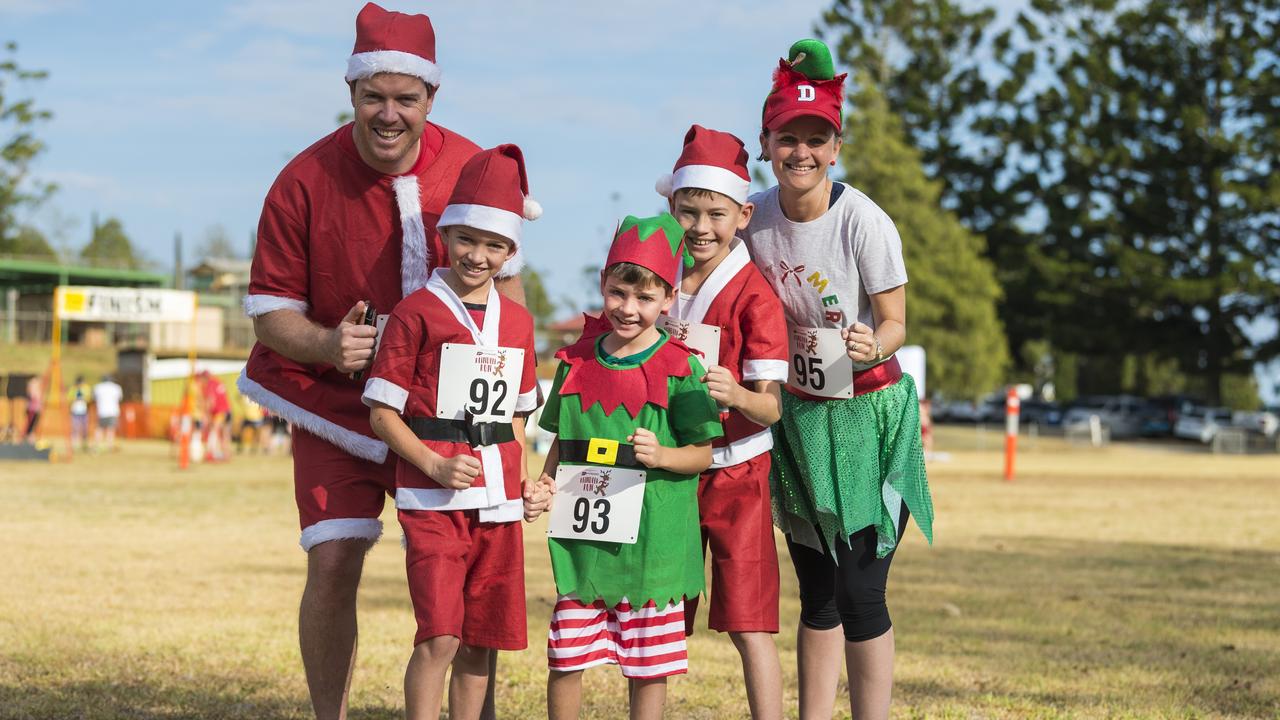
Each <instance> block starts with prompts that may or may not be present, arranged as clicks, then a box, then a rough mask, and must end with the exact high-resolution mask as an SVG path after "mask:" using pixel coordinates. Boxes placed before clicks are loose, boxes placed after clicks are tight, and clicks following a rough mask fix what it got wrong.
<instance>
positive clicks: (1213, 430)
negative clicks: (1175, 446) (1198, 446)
mask: <svg viewBox="0 0 1280 720" xmlns="http://www.w3.org/2000/svg"><path fill="white" fill-rule="evenodd" d="M1230 426H1231V411H1230V410H1228V409H1226V408H1221V407H1219V408H1207V407H1201V406H1193V407H1191V408H1189V409H1187V410H1186V411H1184V412H1183V413H1182V415H1181V416H1180V417H1179V418H1178V422H1177V423H1175V424H1174V426H1173V434H1174V436H1175V437H1180V438H1183V439H1184V440H1197V441H1199V442H1202V443H1209V442H1213V436H1214V435H1216V434H1217V433H1218V430H1219V429H1221V428H1224V427H1230Z"/></svg>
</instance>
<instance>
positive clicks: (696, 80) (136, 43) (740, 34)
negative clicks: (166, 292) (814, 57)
mask: <svg viewBox="0 0 1280 720" xmlns="http://www.w3.org/2000/svg"><path fill="white" fill-rule="evenodd" d="M382 4H383V6H384V7H388V8H391V9H397V10H403V11H416V12H427V13H428V14H429V15H430V16H431V18H432V22H433V24H434V26H435V29H436V35H437V56H438V62H439V64H440V65H441V67H442V70H443V73H444V78H443V82H442V86H441V90H440V95H439V97H438V98H437V101H436V103H435V108H434V110H433V112H432V114H431V119H432V120H433V121H435V122H438V123H440V124H442V125H445V126H446V127H449V128H451V129H453V130H456V131H458V132H461V133H462V134H464V135H467V136H468V137H470V138H471V139H473V140H475V141H476V142H477V143H479V144H480V145H481V146H483V147H492V146H493V145H496V144H498V143H503V142H514V143H517V144H519V145H520V146H521V147H522V148H523V149H524V151H525V156H526V158H527V159H528V164H529V174H530V183H531V186H532V188H531V189H532V194H533V196H534V197H536V198H537V199H538V200H539V201H540V202H541V203H542V205H543V207H544V208H545V214H544V216H543V217H542V219H540V220H538V221H537V222H534V223H529V224H528V225H527V226H526V230H525V232H526V248H527V249H528V258H529V261H530V263H531V264H532V265H533V266H534V267H535V268H537V269H538V270H539V271H541V272H543V273H544V275H546V276H547V277H548V280H549V285H550V287H551V289H552V294H553V297H554V298H559V297H561V296H564V295H572V296H579V295H580V294H581V287H582V283H581V281H580V268H581V267H582V266H583V265H585V264H587V263H590V262H597V261H599V260H600V259H602V258H603V253H604V250H605V247H606V236H607V234H608V232H609V231H610V230H612V228H613V225H614V223H615V222H616V219H617V216H619V215H620V214H626V213H633V214H652V213H653V212H654V211H656V210H657V209H659V208H660V207H661V205H660V202H661V199H660V198H659V196H658V195H657V194H656V193H655V192H654V190H653V183H654V180H655V179H656V178H657V176H658V175H659V174H661V173H664V172H669V171H670V169H671V165H672V163H673V162H674V160H675V157H676V155H677V153H678V152H679V149H680V143H681V140H682V139H683V136H684V132H685V130H686V129H688V127H689V125H690V124H691V123H694V122H697V123H700V124H703V125H706V126H709V127H714V128H717V129H721V130H727V131H730V132H734V133H735V134H737V135H739V136H740V137H742V138H743V139H744V140H747V141H748V146H749V147H750V148H751V149H753V150H754V149H755V144H756V143H755V139H754V138H755V133H757V132H758V127H759V125H758V123H759V120H758V118H759V112H760V110H759V108H760V103H761V101H762V99H763V96H764V93H765V92H766V91H767V89H768V83H769V77H770V73H771V71H772V68H773V65H774V64H775V63H776V62H777V58H778V57H779V56H780V55H781V54H783V53H784V52H785V51H786V48H787V47H788V46H789V45H790V43H791V42H792V41H793V40H795V39H798V38H800V37H806V36H809V35H810V34H811V29H812V25H813V22H814V20H815V19H816V18H817V17H818V15H819V14H820V13H821V11H822V9H823V8H824V7H825V5H826V4H827V3H826V2H822V1H820V0H803V1H797V2H782V3H779V2H732V3H719V2H718V3H699V2H681V1H678V0H648V1H647V2H645V3H600V2H561V3H534V2H520V3H502V4H493V5H489V4H477V3H470V2H467V3H463V2H432V3H422V2H419V3H414V2H391V1H388V2H385V3H382ZM362 5H363V2H360V1H358V0H243V1H241V0H232V1H227V2H178V3H175V2H163V3H161V2H150V1H146V2H129V3H124V2H91V1H89V0H0V27H3V28H4V30H3V31H0V41H4V40H8V39H12V40H15V41H17V42H18V43H19V50H18V56H17V59H18V61H19V63H20V64H21V65H22V66H24V67H27V68H38V69H45V70H48V71H49V74H50V76H49V78H48V80H46V81H43V82H40V83H36V84H32V85H31V86H29V87H28V88H25V90H26V92H25V93H21V96H26V95H28V94H33V95H34V96H35V97H36V98H37V99H38V101H39V104H40V106H41V107H44V108H47V109H49V110H52V111H53V113H54V119H53V120H52V122H50V123H48V124H46V125H44V126H42V127H40V129H39V131H38V132H39V137H40V138H41V139H43V140H44V141H45V142H46V143H47V145H48V150H47V152H46V153H45V154H43V155H42V156H41V157H40V158H39V160H38V161H37V163H36V164H35V167H34V169H33V174H34V175H35V176H37V177H39V178H41V179H45V180H52V181H54V182H56V183H57V184H58V185H59V188H60V189H59V191H58V193H57V194H56V195H55V196H54V198H53V199H52V200H51V201H50V202H49V203H48V204H47V205H46V206H45V207H44V208H43V209H41V210H40V211H38V212H36V213H35V214H34V215H33V216H31V217H29V218H27V219H28V220H29V221H31V222H32V223H33V224H35V225H36V226H38V227H40V228H42V229H43V230H45V232H46V233H47V234H50V235H51V236H53V238H54V239H55V240H60V241H61V242H63V243H65V244H68V245H70V246H72V247H79V246H80V245H82V244H83V243H84V242H85V240H86V238H87V236H88V234H89V230H90V217H91V213H93V212H95V211H96V212H97V213H98V215H99V217H100V218H106V217H108V216H117V217H119V218H120V219H121V220H122V221H123V223H124V227H125V230H126V231H127V232H128V233H129V235H130V236H131V237H132V238H133V240H134V242H135V244H136V245H137V246H138V247H140V248H141V249H142V250H143V251H144V252H145V253H146V255H147V256H148V257H149V258H150V259H151V260H153V261H155V262H157V263H158V264H159V265H160V266H161V267H162V268H164V269H165V270H166V271H167V270H169V269H170V268H172V262H173V259H172V258H173V250H172V248H173V236H174V233H175V232H181V233H182V236H183V238H184V240H185V241H186V247H187V248H188V250H187V258H188V260H190V259H191V257H192V254H193V248H194V246H195V245H196V244H197V243H198V242H199V241H200V240H201V239H203V237H204V236H205V234H206V232H207V231H208V228H209V227H211V226H213V225H217V224H220V225H222V226H224V227H225V228H226V229H227V231H228V232H229V234H230V235H231V237H232V239H233V241H234V242H236V243H237V244H239V245H243V246H247V244H248V236H249V233H250V232H251V231H252V230H253V228H254V227H256V225H257V219H258V214H259V212H260V210H261V203H262V197H263V195H264V194H265V192H266V190H267V188H268V187H269V186H270V184H271V182H272V180H273V179H274V178H275V176H276V174H277V173H278V172H279V171H280V169H281V167H283V166H284V164H285V162H286V161H287V160H288V159H289V158H290V157H291V156H292V155H293V154H294V153H296V152H298V151H300V150H302V149H304V148H306V147H307V146H308V145H310V144H311V143H312V142H314V141H315V140H316V139H318V138H319V137H321V136H323V135H324V134H326V133H327V132H329V131H330V130H332V129H333V128H334V127H335V126H336V123H335V120H334V118H335V117H336V115H337V114H338V113H339V112H340V111H342V110H344V109H349V107H350V102H349V97H348V95H347V88H346V85H345V83H344V82H343V80H342V75H343V72H344V71H345V68H346V58H347V56H348V55H349V54H350V52H351V45H352V42H353V39H354V25H355V15H356V13H357V12H358V10H359V8H360V7H361V6H362Z"/></svg>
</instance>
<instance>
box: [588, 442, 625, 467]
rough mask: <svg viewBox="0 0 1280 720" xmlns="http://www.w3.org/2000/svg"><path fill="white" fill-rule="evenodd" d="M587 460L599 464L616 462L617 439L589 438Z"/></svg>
mask: <svg viewBox="0 0 1280 720" xmlns="http://www.w3.org/2000/svg"><path fill="white" fill-rule="evenodd" d="M587 462H593V463H597V464H600V465H612V464H614V463H616V462H618V441H617V440H606V439H605V438H591V442H590V443H589V444H588V445H587Z"/></svg>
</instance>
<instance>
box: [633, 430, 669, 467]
mask: <svg viewBox="0 0 1280 720" xmlns="http://www.w3.org/2000/svg"><path fill="white" fill-rule="evenodd" d="M627 441H628V442H630V443H631V444H632V445H633V446H634V447H635V451H636V460H638V461H639V462H640V464H641V465H644V466H645V467H647V468H660V467H664V465H663V464H662V461H663V459H664V458H665V456H666V448H664V447H663V446H662V445H660V444H658V436H657V435H654V434H653V431H652V430H647V429H645V428H636V431H635V434H633V435H632V436H631V437H629V438H627Z"/></svg>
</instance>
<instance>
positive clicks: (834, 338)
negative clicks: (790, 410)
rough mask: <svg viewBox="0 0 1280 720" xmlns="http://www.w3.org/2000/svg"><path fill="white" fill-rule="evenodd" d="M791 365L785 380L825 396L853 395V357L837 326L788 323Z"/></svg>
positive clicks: (798, 388) (841, 396) (799, 388)
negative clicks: (847, 349) (825, 326)
mask: <svg viewBox="0 0 1280 720" xmlns="http://www.w3.org/2000/svg"><path fill="white" fill-rule="evenodd" d="M787 334H788V344H789V346H790V354H791V369H790V372H789V373H788V374H787V384H788V385H790V386H791V387H793V388H795V389H797V390H803V391H804V392H807V393H809V394H810V395H816V396H818V397H825V398H851V397H853V360H851V359H849V355H848V354H847V353H846V352H845V344H844V338H842V337H840V330H839V328H807V327H794V326H788V327H787Z"/></svg>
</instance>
